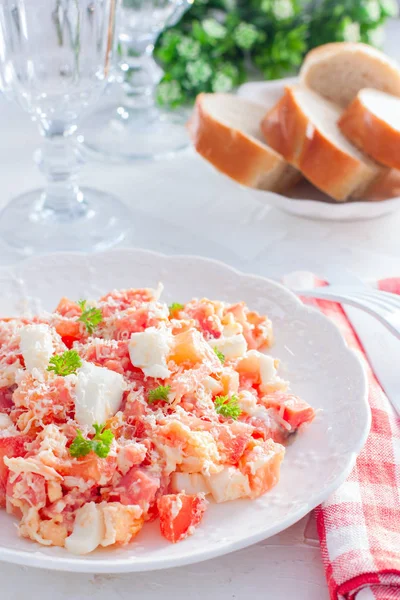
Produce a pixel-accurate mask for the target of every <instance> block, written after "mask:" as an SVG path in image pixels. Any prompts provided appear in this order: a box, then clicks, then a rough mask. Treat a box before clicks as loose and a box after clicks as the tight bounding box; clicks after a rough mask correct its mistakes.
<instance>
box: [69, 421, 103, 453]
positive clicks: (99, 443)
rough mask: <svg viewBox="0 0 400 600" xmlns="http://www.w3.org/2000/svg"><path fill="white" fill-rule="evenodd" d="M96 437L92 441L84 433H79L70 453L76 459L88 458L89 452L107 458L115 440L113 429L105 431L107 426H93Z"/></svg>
mask: <svg viewBox="0 0 400 600" xmlns="http://www.w3.org/2000/svg"><path fill="white" fill-rule="evenodd" d="M93 428H94V430H95V435H94V436H93V438H92V439H91V440H89V439H88V438H85V437H83V435H82V432H81V431H79V429H78V431H77V435H76V438H75V439H74V441H73V442H72V444H71V446H70V447H69V453H70V454H71V456H74V457H75V458H79V457H80V456H87V455H88V454H89V452H92V451H93V452H94V453H95V454H97V456H99V457H100V458H107V456H108V454H109V452H110V450H111V444H112V441H113V439H114V434H113V432H112V431H111V429H105V425H97V423H95V424H94V425H93Z"/></svg>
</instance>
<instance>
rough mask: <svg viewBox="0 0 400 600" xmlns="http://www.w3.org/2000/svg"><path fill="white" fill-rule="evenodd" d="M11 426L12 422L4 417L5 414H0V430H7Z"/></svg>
mask: <svg viewBox="0 0 400 600" xmlns="http://www.w3.org/2000/svg"><path fill="white" fill-rule="evenodd" d="M12 424H13V422H12V421H11V419H10V417H9V416H8V415H6V414H5V413H0V430H1V429H8V428H9V427H11V426H12Z"/></svg>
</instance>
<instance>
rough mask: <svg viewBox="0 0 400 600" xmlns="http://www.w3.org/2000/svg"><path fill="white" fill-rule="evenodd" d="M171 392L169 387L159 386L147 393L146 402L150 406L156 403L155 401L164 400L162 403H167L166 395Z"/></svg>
mask: <svg viewBox="0 0 400 600" xmlns="http://www.w3.org/2000/svg"><path fill="white" fill-rule="evenodd" d="M170 391H171V386H170V385H159V386H158V387H156V388H154V390H150V391H149V397H148V402H149V403H150V404H151V403H152V402H157V400H164V402H168V394H169V393H170Z"/></svg>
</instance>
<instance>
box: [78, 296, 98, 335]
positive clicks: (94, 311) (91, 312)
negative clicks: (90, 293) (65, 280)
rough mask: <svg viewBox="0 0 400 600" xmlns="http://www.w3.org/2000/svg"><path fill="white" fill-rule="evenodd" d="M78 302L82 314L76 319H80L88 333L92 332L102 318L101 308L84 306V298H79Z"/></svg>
mask: <svg viewBox="0 0 400 600" xmlns="http://www.w3.org/2000/svg"><path fill="white" fill-rule="evenodd" d="M78 304H79V306H80V308H81V310H82V314H81V316H80V317H79V318H78V321H81V323H83V324H84V325H85V327H86V329H87V331H88V333H90V334H92V333H93V332H94V330H95V329H96V327H97V325H99V323H101V322H102V320H103V315H102V314H101V310H100V309H99V308H95V307H92V308H86V300H79V301H78Z"/></svg>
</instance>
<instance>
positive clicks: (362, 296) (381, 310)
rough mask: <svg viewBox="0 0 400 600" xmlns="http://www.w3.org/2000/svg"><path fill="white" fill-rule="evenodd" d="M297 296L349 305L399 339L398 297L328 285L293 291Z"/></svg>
mask: <svg viewBox="0 0 400 600" xmlns="http://www.w3.org/2000/svg"><path fill="white" fill-rule="evenodd" d="M292 291H294V292H295V293H296V294H298V295H299V296H304V297H307V298H317V299H320V300H332V301H333V302H340V303H341V304H350V305H351V306H355V307H356V308H360V309H361V310H364V311H365V312H367V313H369V314H370V315H372V316H373V317H375V318H376V319H378V321H380V322H381V323H382V324H383V325H385V327H387V329H388V330H389V331H390V332H391V333H393V335H395V336H396V337H397V338H399V339H400V296H399V295H397V294H391V293H390V292H381V291H380V290H375V289H373V288H368V287H356V286H348V285H345V286H341V285H330V286H325V287H317V288H313V289H311V290H310V289H306V290H301V289H299V290H296V289H295V290H293V289H292Z"/></svg>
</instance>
